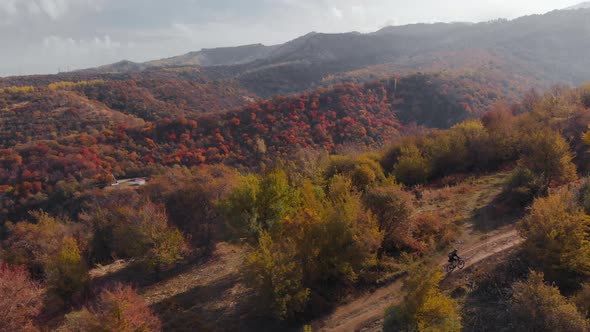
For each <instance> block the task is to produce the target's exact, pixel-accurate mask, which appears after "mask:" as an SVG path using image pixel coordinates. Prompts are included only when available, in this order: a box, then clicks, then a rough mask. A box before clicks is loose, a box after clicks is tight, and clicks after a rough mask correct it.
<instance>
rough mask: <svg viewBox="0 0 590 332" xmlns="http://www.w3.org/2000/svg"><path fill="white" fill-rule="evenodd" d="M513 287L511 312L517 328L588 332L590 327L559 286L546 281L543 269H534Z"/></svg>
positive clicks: (549, 331)
mask: <svg viewBox="0 0 590 332" xmlns="http://www.w3.org/2000/svg"><path fill="white" fill-rule="evenodd" d="M512 289H513V296H512V305H511V313H512V317H513V323H514V325H515V327H516V330H517V331H538V332H543V331H547V332H553V331H568V332H569V331H571V332H576V331H580V332H586V331H588V329H589V328H590V325H589V324H588V321H586V319H585V318H584V316H583V315H582V314H581V313H580V312H579V311H578V310H577V308H576V306H575V305H574V304H573V303H571V302H569V301H568V300H567V299H566V298H565V297H563V296H562V295H561V294H560V293H559V289H558V288H557V287H553V286H549V285H546V284H545V283H544V281H543V274H542V273H536V272H532V273H531V275H530V277H529V279H528V280H526V281H519V282H516V283H515V284H514V285H513V286H512Z"/></svg>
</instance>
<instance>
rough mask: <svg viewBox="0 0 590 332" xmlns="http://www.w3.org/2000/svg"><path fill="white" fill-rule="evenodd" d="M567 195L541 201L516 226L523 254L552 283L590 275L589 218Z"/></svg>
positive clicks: (537, 201) (560, 194)
mask: <svg viewBox="0 0 590 332" xmlns="http://www.w3.org/2000/svg"><path fill="white" fill-rule="evenodd" d="M576 203H577V202H576V201H575V199H574V196H573V195H572V194H571V193H570V192H568V191H560V192H558V193H557V194H555V195H551V196H549V197H547V198H540V199H537V200H536V201H535V203H534V204H533V206H532V207H531V211H530V214H529V215H528V216H527V217H525V218H524V219H523V220H522V221H520V222H519V223H518V225H517V227H518V230H519V233H520V234H521V236H522V237H523V238H524V239H525V242H524V250H525V252H526V254H527V255H528V257H529V258H530V259H531V261H532V262H533V263H535V264H537V266H539V267H540V268H541V269H543V271H545V272H546V274H547V276H548V277H550V278H551V280H555V281H562V282H567V281H572V280H569V279H571V278H574V279H576V278H577V277H579V276H588V275H590V242H588V236H589V235H590V217H589V216H588V215H586V214H585V213H584V212H583V211H582V210H581V208H580V207H579V206H578V205H577V204H576Z"/></svg>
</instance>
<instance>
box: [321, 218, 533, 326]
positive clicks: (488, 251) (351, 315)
mask: <svg viewBox="0 0 590 332" xmlns="http://www.w3.org/2000/svg"><path fill="white" fill-rule="evenodd" d="M521 242H522V239H521V238H520V236H519V235H518V233H517V232H516V230H514V229H513V228H509V229H506V230H504V231H502V232H500V233H498V234H495V235H492V236H489V237H488V238H487V239H485V240H483V241H482V242H478V243H475V244H473V245H469V246H465V247H463V248H462V250H461V255H462V257H463V258H464V259H465V261H466V266H470V265H473V264H476V263H477V262H479V261H482V260H484V259H486V258H488V257H490V256H493V255H495V254H496V253H499V252H502V251H504V250H507V249H509V248H512V247H514V246H516V245H518V244H519V243H521ZM439 263H440V265H441V266H443V265H444V264H445V263H446V260H441V261H440V262H439ZM402 284H403V280H398V281H396V282H394V283H392V284H390V285H389V286H386V287H383V288H380V289H378V290H377V291H375V292H373V293H371V294H367V295H364V296H362V297H360V298H357V299H355V300H354V301H352V302H350V303H347V304H345V305H342V306H340V307H338V308H337V309H336V310H335V311H334V312H332V313H331V314H330V315H329V316H327V317H324V318H322V319H319V320H316V321H315V322H314V323H313V324H312V327H313V330H314V331H379V330H380V327H381V322H382V319H383V315H384V312H385V309H386V308H387V307H389V306H390V305H392V304H395V303H397V302H399V301H400V300H401V297H402V294H401V287H402Z"/></svg>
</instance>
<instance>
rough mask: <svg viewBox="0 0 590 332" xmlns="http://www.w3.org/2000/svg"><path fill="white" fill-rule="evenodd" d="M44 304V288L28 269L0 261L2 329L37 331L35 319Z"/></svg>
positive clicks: (0, 328)
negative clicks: (33, 279)
mask: <svg viewBox="0 0 590 332" xmlns="http://www.w3.org/2000/svg"><path fill="white" fill-rule="evenodd" d="M42 304H43V289H42V288H41V287H40V285H39V284H38V283H36V282H34V281H32V280H31V279H30V278H29V273H28V272H27V271H26V269H25V268H24V267H10V266H8V265H7V264H5V263H3V262H1V261H0V313H2V317H1V318H0V321H1V322H2V323H1V326H0V331H23V332H24V331H27V332H28V331H37V330H38V329H37V327H36V326H35V320H36V319H37V316H38V315H39V313H40V312H41V307H42Z"/></svg>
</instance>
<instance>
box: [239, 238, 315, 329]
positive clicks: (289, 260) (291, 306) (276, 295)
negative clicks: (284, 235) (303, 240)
mask: <svg viewBox="0 0 590 332" xmlns="http://www.w3.org/2000/svg"><path fill="white" fill-rule="evenodd" d="M296 259H297V248H296V244H294V243H293V242H292V241H288V240H286V241H281V242H278V243H277V242H275V241H274V240H273V239H272V237H271V236H270V234H268V233H266V232H263V233H261V234H260V238H259V240H258V247H257V248H256V250H255V251H254V252H253V253H252V254H250V255H248V256H247V257H246V260H245V263H244V273H245V275H246V278H247V281H248V284H249V285H250V286H251V287H253V288H254V289H256V290H257V291H258V295H259V296H260V298H261V299H262V303H263V306H264V307H268V308H270V310H271V311H272V313H273V314H274V315H276V316H277V317H279V318H281V319H288V318H291V317H293V316H294V315H295V314H297V313H299V312H301V311H303V310H304V309H305V305H306V304H307V301H308V300H309V295H310V290H309V288H306V287H305V286H304V285H303V270H302V266H301V265H300V264H299V262H298V261H297V260H296Z"/></svg>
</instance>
